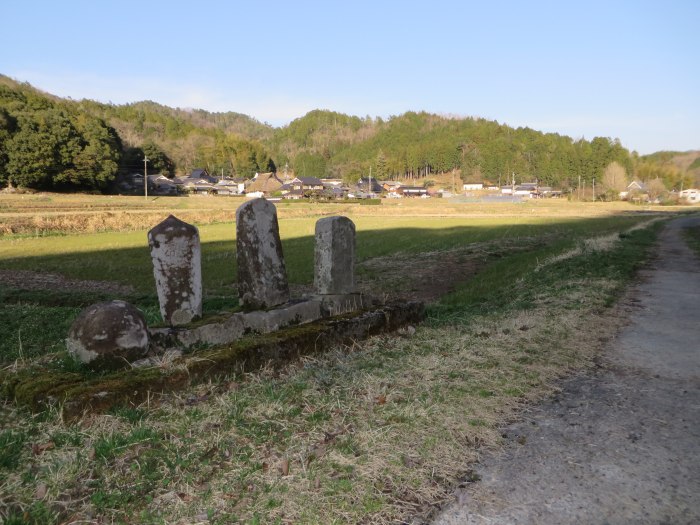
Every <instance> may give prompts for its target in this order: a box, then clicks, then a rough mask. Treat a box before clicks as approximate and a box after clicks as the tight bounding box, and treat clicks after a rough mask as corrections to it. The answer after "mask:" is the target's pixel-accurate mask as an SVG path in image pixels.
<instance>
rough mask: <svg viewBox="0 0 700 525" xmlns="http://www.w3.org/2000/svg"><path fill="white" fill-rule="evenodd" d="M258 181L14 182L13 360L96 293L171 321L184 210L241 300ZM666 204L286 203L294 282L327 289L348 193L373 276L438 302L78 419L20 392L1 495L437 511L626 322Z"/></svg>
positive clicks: (217, 288)
mask: <svg viewBox="0 0 700 525" xmlns="http://www.w3.org/2000/svg"><path fill="white" fill-rule="evenodd" d="M240 202H241V201H239V200H235V199H216V198H190V199H167V198H160V199H156V200H151V201H146V200H145V199H143V198H136V197H133V198H117V197H113V198H110V197H102V196H94V197H93V196H60V195H24V196H22V195H19V196H18V195H13V196H2V197H0V231H1V232H3V233H4V235H3V236H2V237H0V297H2V304H1V305H0V310H1V311H2V315H3V316H4V317H5V323H4V324H3V326H2V328H0V366H2V367H3V368H4V369H5V370H12V369H13V368H21V367H22V366H24V364H26V363H27V362H31V361H32V360H37V359H46V356H47V355H51V354H55V355H59V356H63V359H64V361H63V362H65V349H64V345H63V338H64V337H65V334H66V333H67V330H68V327H69V326H70V323H71V322H72V320H73V319H74V318H75V316H76V315H77V313H78V312H79V311H80V309H81V308H83V307H85V306H87V305H88V304H91V303H93V302H96V301H97V300H104V299H109V298H122V299H126V300H129V301H131V302H133V303H134V304H136V305H137V306H138V307H139V308H141V309H142V310H143V311H144V312H145V313H146V315H147V318H148V319H149V322H157V321H158V312H157V301H156V298H155V289H154V283H153V276H152V273H151V272H152V270H151V264H150V255H149V252H148V246H147V241H146V234H145V232H146V230H147V229H148V228H150V227H152V226H154V225H155V224H156V223H157V222H159V221H160V220H162V219H164V218H165V217H167V215H168V214H169V213H174V214H175V215H177V216H178V217H180V218H182V219H183V220H187V221H191V222H193V223H195V224H196V225H197V226H198V227H199V229H200V235H201V238H202V257H203V261H202V262H203V276H204V285H205V313H216V312H218V311H220V310H223V309H230V308H233V307H235V306H236V302H237V301H236V293H235V225H234V224H233V222H232V219H233V217H234V214H235V208H236V207H237V205H239V204H240ZM659 210H660V209H658V208H656V209H652V210H649V209H643V208H640V207H637V206H631V205H627V204H624V203H613V204H604V203H571V202H567V201H562V200H560V201H536V202H535V201H533V202H527V203H522V204H492V205H482V204H459V203H454V202H451V201H449V200H445V201H443V200H441V199H428V200H416V201H411V200H403V201H400V202H386V203H385V202H382V204H381V205H378V206H364V205H359V204H297V203H294V204H285V203H281V204H280V205H278V213H279V217H280V229H281V235H282V238H283V247H284V253H285V257H286V261H287V267H288V272H289V277H290V282H291V283H292V285H293V286H292V292H293V294H296V295H301V294H303V293H305V292H307V291H309V289H310V288H309V285H310V283H311V281H312V279H313V232H314V224H315V221H316V220H317V219H318V218H320V217H323V216H327V215H337V214H342V215H346V216H348V217H350V218H351V219H352V220H353V221H354V222H355V224H356V226H357V231H358V237H357V252H358V268H357V271H358V281H359V287H360V289H361V290H363V291H367V292H371V293H372V294H374V295H377V296H380V297H412V298H418V299H422V300H424V301H426V302H427V303H428V320H427V321H426V322H425V323H424V324H423V325H421V326H419V327H417V329H416V331H415V332H408V333H404V334H402V335H394V336H380V337H375V338H373V339H370V340H368V341H366V342H358V343H357V344H356V345H354V346H353V347H351V348H338V349H336V350H334V351H332V352H330V353H328V354H324V355H318V356H316V357H313V358H306V359H304V360H302V361H300V362H296V363H289V364H286V365H284V366H283V367H282V368H275V367H270V368H266V369H263V370H260V371H259V372H256V373H252V374H245V375H235V374H232V375H231V377H228V378H227V379H226V380H224V381H221V382H217V383H211V384H204V385H198V386H194V387H192V388H191V389H190V390H189V391H185V392H182V393H180V394H177V395H169V396H164V397H163V398H162V399H160V400H157V402H156V401H154V402H153V403H149V404H147V405H144V406H138V407H125V408H124V409H120V410H118V411H116V412H114V413H111V414H107V415H101V416H94V415H86V416H85V417H84V418H83V419H82V420H81V421H80V422H78V423H75V424H70V425H69V424H66V423H64V422H63V421H62V420H61V417H60V411H56V412H55V413H54V412H48V413H44V414H43V415H40V416H31V415H29V414H27V413H25V412H23V411H22V410H21V409H17V408H16V407H15V406H14V405H13V404H12V403H11V402H9V401H7V400H5V401H3V403H4V404H3V405H2V407H1V408H0V411H2V413H1V414H0V416H1V417H2V420H3V421H4V423H3V427H2V429H0V445H2V447H1V450H2V452H0V509H5V510H0V516H2V518H4V519H5V522H6V523H22V522H34V523H53V522H56V521H70V520H87V521H90V520H92V521H97V522H108V521H109V522H123V523H127V522H140V523H193V522H202V523H207V522H208V523H235V522H240V523H356V522H362V521H364V522H372V523H394V522H397V521H401V520H408V519H410V518H412V517H415V516H424V515H427V514H429V513H430V509H431V508H432V507H433V506H434V505H436V504H438V503H440V502H441V501H443V500H444V499H445V498H446V497H447V495H448V494H449V493H450V491H451V489H453V488H454V487H455V486H456V485H457V484H458V483H460V482H465V475H466V476H467V478H468V474H467V473H468V471H469V464H470V462H472V461H474V460H475V459H476V458H477V455H478V451H479V450H480V449H482V448H484V447H486V448H493V447H497V446H498V441H499V437H498V425H499V424H500V423H501V422H503V421H504V420H508V419H510V418H512V417H515V415H516V413H517V410H518V409H519V408H521V407H522V406H523V404H525V403H528V402H531V401H534V400H536V399H539V398H541V397H542V396H544V395H546V394H547V393H548V392H550V391H551V389H552V388H553V387H554V386H553V385H554V381H555V380H556V379H557V378H559V377H561V376H562V375H565V374H567V373H570V372H571V371H572V370H576V369H578V368H581V367H586V366H590V365H591V363H592V362H593V359H594V358H595V355H596V350H597V348H599V347H600V345H601V344H602V342H603V341H604V340H605V338H606V337H610V336H611V335H612V334H614V331H615V329H616V328H617V326H618V325H619V323H621V322H622V320H621V317H620V315H619V313H618V312H617V311H616V310H615V304H616V301H617V300H618V298H619V297H620V295H621V294H622V292H623V290H624V288H625V286H626V284H627V283H628V282H629V281H630V280H631V279H633V278H634V274H635V270H636V268H638V267H639V265H641V264H643V262H644V260H645V257H646V254H647V252H648V250H649V247H650V246H651V244H652V243H653V240H654V237H655V232H656V231H657V229H658V228H659V227H660V225H661V224H662V221H663V219H664V218H666V217H668V216H672V215H673V214H674V213H675V212H674V210H669V209H661V211H659ZM397 443H400V445H397ZM466 481H468V479H466ZM2 513H4V514H2ZM25 518H26V519H25ZM13 520H14V521H13ZM22 520H24V521H22Z"/></svg>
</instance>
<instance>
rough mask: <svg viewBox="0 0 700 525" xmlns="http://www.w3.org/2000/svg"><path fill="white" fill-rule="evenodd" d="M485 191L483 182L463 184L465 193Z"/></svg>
mask: <svg viewBox="0 0 700 525" xmlns="http://www.w3.org/2000/svg"><path fill="white" fill-rule="evenodd" d="M483 189H484V183H483V182H465V183H464V184H462V190H464V191H479V190H483Z"/></svg>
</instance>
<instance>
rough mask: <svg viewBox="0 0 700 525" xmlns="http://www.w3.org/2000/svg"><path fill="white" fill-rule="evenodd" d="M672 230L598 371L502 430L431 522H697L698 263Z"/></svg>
mask: <svg viewBox="0 0 700 525" xmlns="http://www.w3.org/2000/svg"><path fill="white" fill-rule="evenodd" d="M685 227H694V228H700V218H682V219H676V220H674V221H672V222H671V223H669V224H668V225H667V227H666V228H665V230H664V231H663V233H662V234H661V236H660V240H659V244H658V252H657V257H656V258H655V260H654V261H653V263H652V264H651V265H650V267H649V268H647V269H646V270H645V271H644V272H642V279H641V282H640V284H638V285H637V286H636V288H635V290H634V291H633V293H632V294H631V296H630V297H629V298H628V301H629V304H628V305H629V306H630V309H631V310H633V312H634V313H632V316H631V319H630V324H629V325H628V326H627V327H626V328H624V329H623V331H622V332H621V333H620V334H619V335H618V337H617V338H616V339H614V340H613V341H612V342H611V343H610V345H609V347H608V349H607V350H606V352H605V353H604V355H603V356H602V359H601V367H600V368H599V369H598V370H596V371H595V372H591V373H589V374H588V375H585V376H579V377H575V378H573V379H570V380H569V381H567V382H566V383H564V384H563V385H562V390H561V392H560V393H559V394H558V395H557V396H556V397H555V398H554V399H550V400H549V401H547V402H546V403H544V404H542V405H539V406H537V407H533V408H532V409H531V410H530V411H529V412H528V413H527V414H525V419H524V420H523V421H521V422H519V423H517V424H513V425H511V426H509V427H507V428H505V429H504V430H503V432H504V435H506V436H507V437H506V441H507V445H506V447H505V450H504V452H503V453H502V454H500V455H499V456H497V457H493V456H492V457H485V458H483V459H482V462H481V463H480V464H479V465H478V466H477V467H476V469H475V471H476V473H477V474H478V475H479V476H480V477H481V480H480V481H477V482H475V483H470V484H468V486H467V487H465V488H462V489H459V490H458V491H457V492H456V494H455V496H456V501H455V503H453V504H452V505H450V506H448V507H447V508H445V509H443V510H442V512H441V513H440V514H439V515H438V516H437V518H436V519H435V520H434V521H433V525H453V524H491V523H498V524H509V523H518V524H522V523H537V524H563V523H577V524H587V523H590V524H603V523H607V524H628V523H649V524H661V523H668V524H691V523H693V524H698V523H700V260H699V259H698V257H697V256H696V255H695V254H694V253H693V252H692V251H691V250H690V249H689V248H688V247H687V246H686V244H685V242H683V240H682V237H681V231H682V229H683V228H685Z"/></svg>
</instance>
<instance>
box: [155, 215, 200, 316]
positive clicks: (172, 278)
mask: <svg viewBox="0 0 700 525" xmlns="http://www.w3.org/2000/svg"><path fill="white" fill-rule="evenodd" d="M148 245H149V247H150V249H151V259H152V260H153V275H154V277H155V280H156V289H157V292H158V302H159V303H160V313H161V315H162V316H163V320H164V321H165V322H167V323H169V324H170V325H171V326H177V325H183V324H187V323H189V322H190V321H192V320H193V319H195V318H197V317H201V315H202V263H201V248H200V242H199V231H198V230H197V228H196V227H195V226H193V225H191V224H187V223H186V222H183V221H181V220H180V219H178V218H177V217H175V216H173V215H170V216H169V217H168V218H167V219H165V220H164V221H163V222H161V223H160V224H158V225H157V226H155V227H154V228H153V229H152V230H151V231H149V232H148Z"/></svg>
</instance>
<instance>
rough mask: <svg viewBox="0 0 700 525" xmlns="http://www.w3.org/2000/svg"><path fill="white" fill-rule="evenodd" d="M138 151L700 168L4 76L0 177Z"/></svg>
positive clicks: (246, 158)
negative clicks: (275, 116)
mask: <svg viewBox="0 0 700 525" xmlns="http://www.w3.org/2000/svg"><path fill="white" fill-rule="evenodd" d="M144 157H148V159H149V163H148V169H149V173H156V172H158V173H163V174H165V175H167V176H174V175H176V174H178V175H184V174H186V173H188V172H190V171H191V170H192V169H194V168H206V169H208V170H209V172H210V173H216V174H223V175H226V176H231V177H239V178H249V177H251V176H252V175H253V174H254V173H255V172H267V171H275V170H277V169H279V170H284V171H288V172H294V173H295V174H296V175H297V176H309V177H312V176H313V177H318V178H323V177H333V178H342V179H345V180H346V181H349V182H355V181H357V180H358V179H359V178H360V177H363V176H367V175H368V174H369V172H370V170H371V171H372V175H373V177H376V178H378V179H401V180H413V181H415V182H416V183H420V182H421V181H425V180H427V179H428V178H429V177H430V175H432V174H436V173H446V172H454V173H458V174H459V175H460V176H461V178H462V180H464V181H465V182H481V181H488V182H491V183H493V184H498V183H500V184H507V183H509V182H510V181H511V180H512V179H513V177H515V179H516V182H517V183H520V182H526V181H538V182H540V183H541V184H543V185H550V186H556V187H559V188H561V189H564V190H566V189H570V188H573V187H578V185H579V184H585V185H589V186H590V185H591V184H592V181H593V179H595V180H596V181H598V183H599V184H606V182H605V181H606V180H614V181H615V185H616V186H619V185H620V184H621V181H625V182H626V183H628V182H629V180H631V179H632V178H634V177H636V178H639V179H641V180H644V181H651V180H658V181H660V183H661V184H663V186H664V187H666V188H668V189H671V188H676V189H678V188H679V187H681V186H684V185H685V187H688V186H689V185H692V184H694V183H697V182H698V181H697V180H695V178H694V175H700V165H699V166H696V167H693V165H691V166H690V167H688V168H687V169H683V168H681V167H679V166H678V165H677V163H676V164H674V162H673V161H672V160H673V159H674V158H675V157H674V154H673V153H669V154H667V155H666V154H661V153H660V154H655V155H651V156H646V157H640V156H638V155H637V154H636V153H635V152H629V151H628V150H627V149H626V148H625V147H623V146H622V144H621V143H620V141H619V140H618V139H610V138H606V137H595V138H593V139H592V140H585V139H577V140H574V139H572V138H571V137H567V136H564V135H559V134H556V133H541V132H538V131H535V130H532V129H530V128H513V127H510V126H507V125H505V124H499V123H498V122H494V121H489V120H486V119H480V118H449V117H443V116H438V115H433V114H429V113H425V112H407V113H404V114H402V115H398V116H392V117H390V118H388V119H386V120H384V119H381V118H371V117H369V116H368V117H364V118H363V117H357V116H349V115H344V114H342V113H337V112H333V111H326V110H314V111H311V112H309V113H307V114H306V115H305V116H303V117H301V118H298V119H296V120H294V121H292V122H291V123H290V124H289V125H287V126H284V127H281V128H273V127H271V126H269V125H268V124H264V123H260V122H258V121H256V120H255V119H252V118H250V117H248V116H246V115H242V114H240V113H233V112H228V113H210V112H207V111H203V110H186V109H180V108H176V109H173V108H169V107H167V106H162V105H160V104H157V103H155V102H150V101H146V102H138V103H134V104H125V105H114V104H104V103H99V102H94V101H89V100H82V101H73V100H65V99H60V98H57V97H52V96H50V95H47V94H44V93H42V92H39V91H38V90H36V89H34V88H32V87H31V86H29V85H28V84H19V83H17V82H14V81H12V80H10V79H8V78H7V77H2V76H0V186H3V185H7V184H13V185H16V186H25V187H29V188H35V189H44V190H58V191H61V190H63V191H72V190H95V191H109V188H110V187H111V184H112V182H114V181H115V179H116V178H117V177H118V176H119V175H120V174H127V173H133V172H135V171H139V172H140V171H142V170H143V159H144ZM699 157H700V155H699ZM697 164H700V161H698V162H697ZM613 165H614V169H613V171H612V172H611V173H614V174H615V175H614V176H608V177H606V175H608V172H607V171H606V170H609V169H610V167H611V166H613ZM608 189H610V188H608ZM611 194H612V193H611Z"/></svg>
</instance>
